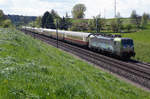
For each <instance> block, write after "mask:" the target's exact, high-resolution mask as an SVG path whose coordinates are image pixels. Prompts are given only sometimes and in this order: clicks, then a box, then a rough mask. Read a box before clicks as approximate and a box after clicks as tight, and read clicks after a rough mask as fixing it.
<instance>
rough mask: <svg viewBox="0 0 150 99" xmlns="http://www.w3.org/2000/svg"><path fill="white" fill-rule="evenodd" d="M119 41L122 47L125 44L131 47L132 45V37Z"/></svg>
mask: <svg viewBox="0 0 150 99" xmlns="http://www.w3.org/2000/svg"><path fill="white" fill-rule="evenodd" d="M121 43H122V45H123V46H124V47H126V46H130V47H131V46H133V45H134V44H133V40H132V39H122V41H121Z"/></svg>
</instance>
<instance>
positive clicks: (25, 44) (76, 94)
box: [0, 29, 150, 99]
mask: <svg viewBox="0 0 150 99" xmlns="http://www.w3.org/2000/svg"><path fill="white" fill-rule="evenodd" d="M10 98H11V99H13V98H19V99H25V98H26V99H27V98H28V99H31V98H35V99H36V98H44V99H45V98H48V99H60V98H61V99H81V98H86V99H97V98H101V99H148V98H150V93H149V92H145V91H142V90H141V89H139V88H136V87H134V86H132V85H130V84H128V83H125V82H124V81H121V80H119V79H118V78H116V77H114V76H111V75H110V74H108V73H106V72H103V71H102V70H100V69H98V68H96V67H94V66H92V65H89V64H88V63H86V62H83V61H81V60H79V59H76V58H75V57H73V56H71V55H69V54H68V53H66V52H63V51H61V50H59V49H56V48H54V47H52V46H49V45H47V44H45V43H42V42H41V41H39V40H35V39H33V38H32V37H30V36H26V35H24V34H23V33H22V32H19V31H17V30H15V29H0V99H10Z"/></svg>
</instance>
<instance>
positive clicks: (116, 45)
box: [22, 26, 135, 59]
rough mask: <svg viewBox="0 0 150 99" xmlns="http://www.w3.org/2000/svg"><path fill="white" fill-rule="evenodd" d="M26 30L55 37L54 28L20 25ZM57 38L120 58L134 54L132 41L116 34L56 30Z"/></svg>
mask: <svg viewBox="0 0 150 99" xmlns="http://www.w3.org/2000/svg"><path fill="white" fill-rule="evenodd" d="M22 29H25V30H27V31H31V32H34V33H39V34H42V35H46V36H50V37H52V38H57V33H56V30H54V29H45V28H32V27H25V26H24V27H22ZM58 39H59V40H62V41H66V42H69V43H72V44H76V45H79V46H85V47H88V48H89V49H91V50H96V51H98V52H105V53H107V54H111V55H117V56H119V57H121V58H128V59H129V58H130V57H132V56H133V57H134V56H135V52H134V43H133V40H132V39H130V38H122V37H121V36H118V35H104V34H93V33H85V32H73V31H63V30H59V31H58Z"/></svg>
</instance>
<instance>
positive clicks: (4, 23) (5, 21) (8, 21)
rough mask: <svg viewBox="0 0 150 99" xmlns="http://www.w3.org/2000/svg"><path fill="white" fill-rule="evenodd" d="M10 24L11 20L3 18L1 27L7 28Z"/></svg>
mask: <svg viewBox="0 0 150 99" xmlns="http://www.w3.org/2000/svg"><path fill="white" fill-rule="evenodd" d="M11 26H12V23H11V20H9V19H7V20H4V22H3V28H8V27H11Z"/></svg>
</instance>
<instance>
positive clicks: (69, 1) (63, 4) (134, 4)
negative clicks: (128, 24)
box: [0, 0, 150, 18]
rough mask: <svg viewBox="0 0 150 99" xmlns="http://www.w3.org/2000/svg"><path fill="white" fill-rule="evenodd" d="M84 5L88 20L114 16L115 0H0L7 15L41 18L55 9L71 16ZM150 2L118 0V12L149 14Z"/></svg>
mask: <svg viewBox="0 0 150 99" xmlns="http://www.w3.org/2000/svg"><path fill="white" fill-rule="evenodd" d="M77 3H83V4H85V6H86V7H87V11H86V18H91V17H92V16H96V15H98V14H100V13H101V15H102V16H104V10H105V16H106V17H107V18H109V17H113V16H114V0H62V1H59V0H0V8H2V9H3V10H4V12H5V13H6V14H19V15H32V16H39V15H42V14H43V13H44V12H45V11H50V10H51V9H54V10H56V11H57V12H58V14H60V15H61V16H63V15H65V13H66V12H68V13H69V14H70V15H71V10H72V8H73V6H74V5H75V4H77ZM149 5H150V1H149V0H117V11H118V12H120V13H121V16H123V17H128V16H130V13H131V11H132V10H133V9H135V10H137V13H139V14H142V13H143V12H147V13H148V12H149V9H150V6H149Z"/></svg>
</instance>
